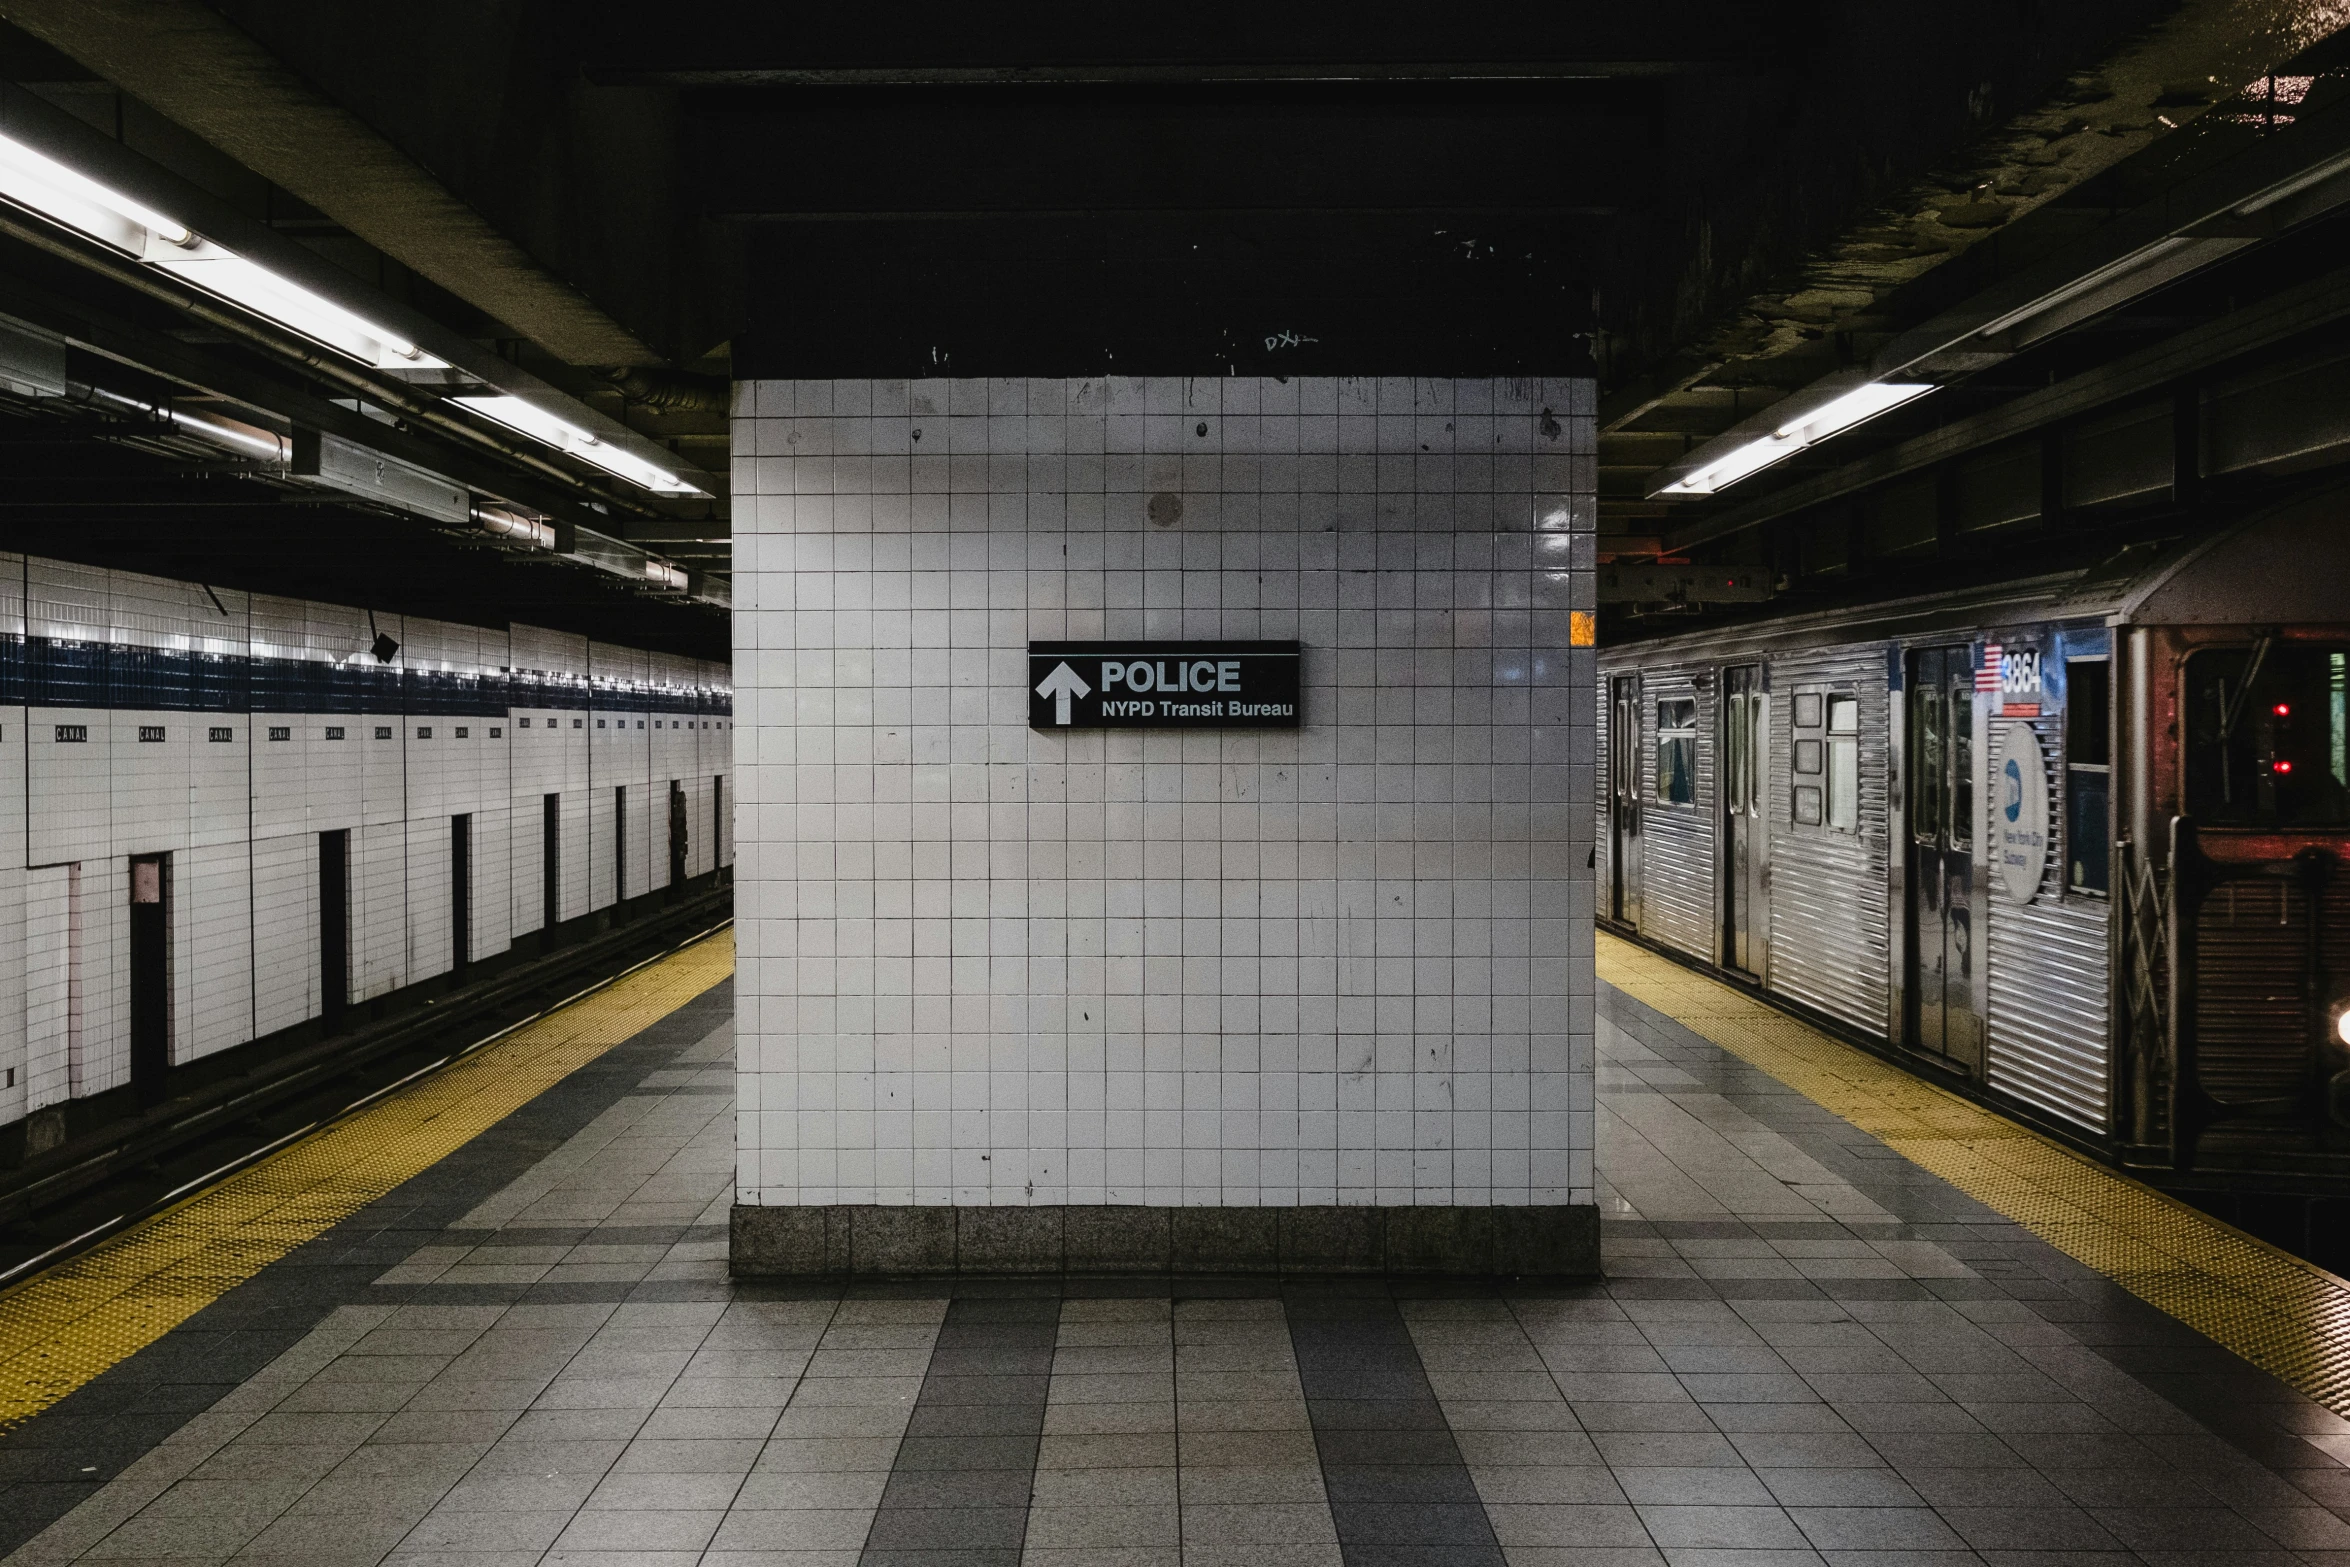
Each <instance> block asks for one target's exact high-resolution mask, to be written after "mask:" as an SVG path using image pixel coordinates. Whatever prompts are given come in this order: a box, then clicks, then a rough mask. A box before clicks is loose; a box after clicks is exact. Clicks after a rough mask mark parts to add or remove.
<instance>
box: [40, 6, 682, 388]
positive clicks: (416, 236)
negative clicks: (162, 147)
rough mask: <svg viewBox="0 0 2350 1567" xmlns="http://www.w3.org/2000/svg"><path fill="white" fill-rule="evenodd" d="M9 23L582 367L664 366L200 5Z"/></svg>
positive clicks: (69, 11)
mask: <svg viewBox="0 0 2350 1567" xmlns="http://www.w3.org/2000/svg"><path fill="white" fill-rule="evenodd" d="M0 17H5V18H6V19H7V20H8V21H10V22H13V23H15V24H16V25H17V26H18V27H21V28H23V29H24V30H25V31H26V32H28V33H31V34H32V35H33V36H34V37H36V38H39V39H40V40H41V41H42V42H44V43H46V44H48V45H50V46H51V47H52V48H54V49H56V50H58V51H59V52H61V53H63V54H65V55H68V56H70V57H71V58H73V59H74V60H77V61H79V62H80V63H81V64H82V65H84V66H86V67H87V68H88V69H90V70H92V71H94V72H96V73H97V74H98V75H100V76H102V77H104V78H105V79H106V80H108V81H110V82H112V83H114V84H115V85H116V86H118V87H120V88H121V89H122V90H123V91H125V92H127V93H129V94H130V95H131V96H133V97H135V98H137V99H139V100H140V101H141V102H143V103H145V104H147V105H148V106H149V107H151V108H153V109H155V110H156V111H157V112H158V113H160V114H162V115H163V116H165V117H166V118H167V119H170V120H173V121H175V122H176V123H178V124H179V125H181V126H183V127H185V128H186V129H188V130H189V131H192V132H193V133H195V134H196V135H197V136H199V137H201V138H203V139H204V140H205V141H207V142H209V143H211V144H212V145H213V146H214V147H217V148H218V149H220V150H221V151H222V152H224V153H227V154H228V155H229V156H230V157H232V158H234V159H236V160H237V161H238V162H240V163H242V164H243V165H245V167H247V168H249V169H251V170H252V171H253V172H254V173H256V174H259V175H260V176H261V177H262V178H264V179H266V180H269V181H270V182H271V183H273V184H275V185H277V186H279V187H281V188H282V189H284V190H286V191H289V192H291V193H292V194H293V195H295V196H297V197H299V198H301V199H302V200H303V201H305V202H307V203H309V204H310V205H311V206H313V207H315V208H317V209H318V210H319V211H320V212H323V213H325V214H326V215H327V216H328V217H330V218H332V219H334V220H335V221H336V222H337V223H340V224H341V225H342V226H343V227H345V228H347V229H349V230H350V231H351V232H352V233H353V234H356V235H357V236H359V238H361V239H363V240H365V241H367V243H369V244H370V245H373V246H375V247H376V248H377V249H378V250H381V251H382V252H384V254H386V255H388V256H390V257H392V258H393V259H395V260H397V261H399V262H401V263H402V264H403V265H405V266H408V267H410V268H412V269H414V270H415V271H416V272H418V273H420V274H422V275H423V276H425V277H427V278H430V279H431V280H432V281H433V282H435V283H437V284H439V285H440V286H441V287H443V288H445V289H447V290H448V291H449V292H450V293H452V294H455V295H456V296H457V297H458V298H460V299H462V300H464V301H466V302H467V303H468V304H471V305H473V306H474V307H475V308H477V309H479V310H482V311H485V312H487V313H488V314H489V315H491V316H494V317H495V318H497V319H498V320H499V321H501V322H503V323H504V324H506V325H507V326H509V327H511V328H512V329H513V330H514V331H515V332H516V333H518V334H520V335H521V336H524V337H527V338H529V339H531V340H532V341H533V342H536V343H537V344H539V345H540V346H541V347H543V348H545V349H546V350H547V351H548V352H549V353H551V354H553V355H555V356H556V357H557V358H559V359H562V360H564V361H566V362H568V363H571V364H580V365H621V364H657V363H660V362H662V356H661V355H659V354H657V353H655V352H654V351H653V350H652V349H651V348H649V347H647V346H646V345H645V344H644V343H643V342H642V341H641V340H639V339H638V338H637V337H636V335H635V334H633V333H631V332H630V331H629V330H628V329H626V328H625V327H623V326H621V325H620V323H619V322H617V321H615V320H613V319H612V317H610V316H609V315H607V314H605V313H604V312H603V311H602V310H601V309H599V308H597V307H596V306H595V305H594V304H593V303H591V302H590V301H589V300H588V299H587V298H586V296H584V295H582V294H581V293H580V292H579V291H578V290H576V289H574V288H572V287H571V286H570V285H569V284H567V283H565V282H563V281H562V280H561V279H559V278H557V277H555V276H554V275H553V274H551V273H549V272H548V271H547V270H546V269H545V268H544V267H542V266H541V265H540V264H539V263H538V262H537V261H536V260H535V259H533V258H532V256H531V255H530V254H529V253H528V252H527V251H525V250H524V249H523V248H522V247H521V246H520V245H518V244H516V243H515V242H514V241H513V240H511V239H509V238H507V237H506V235H505V234H504V233H502V232H500V231H499V230H498V229H497V228H496V227H495V226H493V225H492V224H491V223H490V222H489V220H488V219H486V218H484V217H483V216H482V215H481V214H480V213H479V212H476V211H475V210H474V209H473V208H472V207H470V206H468V205H466V203H464V202H463V201H461V200H459V199H458V198H457V197H456V196H455V195H454V194H453V193H452V192H451V191H450V190H449V189H448V188H447V187H446V186H444V185H443V184H442V183H441V182H440V181H439V180H438V179H436V178H435V177H434V176H433V175H432V174H431V173H430V172H429V171H427V170H426V169H425V168H424V167H423V166H422V165H420V164H419V163H417V162H416V161H415V160H414V159H413V158H411V157H409V156H408V155H407V154H406V153H405V152H402V151H401V150H400V149H399V148H398V147H396V146H394V145H393V144H392V143H391V142H390V141H389V140H388V139H386V138H385V137H384V136H382V135H381V134H379V133H378V132H377V131H376V130H375V129H374V128H373V127H372V126H370V125H368V124H367V123H366V122H365V121H363V120H361V119H360V118H359V116H357V115H356V114H354V113H352V112H351V111H350V110H348V109H346V108H344V107H343V106H342V105H340V104H338V103H336V102H334V101H333V100H331V99H329V98H328V97H326V96H325V95H324V94H322V93H320V92H319V91H318V90H317V89H316V88H314V87H312V86H311V85H310V84H309V83H308V82H307V81H306V80H304V79H303V78H302V77H301V76H300V75H298V74H297V73H296V72H295V71H293V70H292V69H290V68H289V67H288V66H287V65H286V64H285V62H283V61H282V60H280V59H279V58H278V57H277V56H276V55H275V54H273V53H271V52H270V51H269V50H268V49H266V48H264V47H263V46H262V45H261V44H260V43H259V42H257V41H256V40H255V39H253V38H252V37H251V36H250V35H249V34H247V33H245V32H243V31H241V30H240V29H239V28H237V27H236V26H235V25H234V24H232V23H230V22H229V21H228V20H227V19H226V18H224V17H223V16H222V15H221V14H220V13H219V12H217V11H215V10H213V9H211V8H210V7H209V6H206V5H203V4H201V3H200V0H0Z"/></svg>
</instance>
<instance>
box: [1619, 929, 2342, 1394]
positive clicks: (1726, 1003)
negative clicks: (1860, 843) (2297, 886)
mask: <svg viewBox="0 0 2350 1567" xmlns="http://www.w3.org/2000/svg"><path fill="white" fill-rule="evenodd" d="M1599 977H1600V978H1601V979H1604V980H1606V981H1607V982H1608V983H1609V984H1611V985H1613V986H1615V987H1616V988H1617V989H1618V990H1620V991H1622V992H1623V993H1624V994H1625V995H1628V996H1631V997H1632V998H1634V999H1635V1000H1638V1001H1642V1002H1645V1003H1647V1004H1648V1005H1649V1006H1651V1007H1654V1008H1655V1009H1656V1010H1657V1011H1659V1012H1662V1013H1663V1014H1665V1015H1666V1016H1667V1017H1670V1018H1672V1019H1674V1020H1675V1021H1676V1022H1678V1023H1680V1024H1682V1025H1683V1026H1684V1027H1686V1028H1688V1029H1689V1030H1691V1031H1692V1032H1694V1033H1696V1034H1698V1035H1699V1036H1701V1037H1703V1038H1705V1039H1707V1040H1710V1041H1712V1042H1713V1043H1714V1044H1717V1045H1719V1046H1721V1047H1722V1048H1723V1049H1724V1050H1727V1051H1729V1052H1730V1053H1731V1054H1732V1055H1734V1056H1736V1057H1738V1058H1739V1059H1740V1060H1742V1061H1745V1062H1747V1063H1748V1064H1750V1065H1752V1066H1755V1067H1758V1068H1760V1069H1761V1070H1762V1071H1765V1072H1768V1073H1769V1074H1770V1075H1771V1076H1773V1077H1775V1078H1777V1079H1778V1080H1779V1081H1780V1082H1782V1083H1785V1084H1786V1085H1787V1086H1788V1087H1790V1088H1792V1089H1794V1090H1795V1091H1796V1092H1798V1093H1800V1094H1803V1095H1804V1096H1805V1097H1807V1098H1809V1099H1811V1100H1812V1101H1814V1102H1815V1103H1817V1104H1819V1105H1820V1106H1822V1107H1823V1108H1825V1109H1827V1110H1830V1111H1833V1112H1834V1113H1835V1114H1837V1115H1839V1116H1842V1117H1843V1118H1844V1119H1845V1120H1847V1121H1849V1122H1851V1123H1852V1124H1853V1125H1854V1126H1857V1127H1859V1128H1860V1129H1861V1130H1862V1131H1864V1132H1867V1133H1868V1134H1869V1135H1870V1136H1872V1137H1875V1138H1878V1139H1880V1140H1881V1141H1883V1142H1884V1143H1885V1145H1886V1146H1887V1147H1889V1148H1892V1149H1893V1150H1894V1151H1895V1152H1897V1153H1899V1154H1900V1155H1901V1156H1902V1157H1903V1158H1905V1159H1908V1160H1909V1161H1910V1162H1911V1163H1912V1164H1915V1165H1918V1166H1919V1167H1920V1168H1922V1169H1926V1170H1929V1171H1931V1172H1933V1173H1934V1174H1935V1175H1938V1176H1940V1177H1941V1178H1942V1179H1944V1180H1946V1181H1948V1182H1949V1183H1950V1184H1951V1185H1953V1186H1955V1187H1957V1188H1958V1189H1959V1190H1960V1191H1962V1192H1965V1193H1966V1194H1967V1195H1968V1196H1970V1197H1972V1198H1974V1199H1975V1200H1976V1201H1977V1202H1980V1203H1982V1204H1983V1205H1984V1206H1986V1207H1988V1208H1991V1209H1993V1210H1994V1211H1996V1212H1999V1213H2002V1214H2005V1215H2006V1216H2007V1217H2008V1218H2010V1219H2013V1220H2015V1222H2016V1223H2018V1224H2020V1225H2022V1226H2023V1227H2024V1228H2025V1229H2027V1230H2029V1231H2031V1232H2032V1233H2033V1234H2034V1235H2037V1236H2039V1237H2040V1238H2041V1239H2042V1240H2044V1241H2046V1242H2048V1243H2049V1244H2050V1245H2052V1246H2054V1247H2056V1249H2057V1250H2059V1251H2061V1252H2063V1253H2065V1254H2066V1255H2067V1256H2070V1257H2072V1258H2075V1259H2076V1260H2078V1261H2080V1262H2082V1263H2085V1264H2087V1265H2088V1266H2089V1267H2092V1268H2094V1269H2096V1270H2097V1271H2098V1272H2099V1273H2102V1274H2104V1275H2105V1276H2106V1277H2107V1278H2109V1279H2111V1280H2113V1281H2114V1282H2115V1283H2116V1284H2119V1285H2120V1286H2121V1287H2122V1288H2124V1289H2126V1290H2128V1291H2129V1292H2130V1293H2131V1294H2133V1295H2136V1296H2137V1297H2138V1298H2139V1299H2141V1300H2144V1301H2146V1302H2148V1303H2149V1304H2151V1305H2154V1306H2157V1307H2159V1308H2160V1309H2162V1310H2163V1311H2166V1312H2168V1313H2169V1314H2170V1315H2172V1316H2173V1317H2176V1318H2178V1319H2179V1320H2180V1321H2181V1322H2184V1323H2186V1324H2187V1325H2188V1326H2189V1327H2192V1328H2194V1329H2196V1330H2197V1331H2198V1332H2200V1333H2202V1334H2204V1335H2205V1336H2206V1337H2208V1338H2210V1339H2212V1340H2213V1341H2214V1342H2216V1343H2218V1344H2220V1345H2222V1346H2224V1347H2225V1348H2227V1349H2230V1350H2233V1351H2234V1352H2235V1353H2236V1354H2238V1355H2241V1356H2242V1357H2243V1358H2244V1359H2246V1360H2249V1361H2251V1362H2252V1363H2253V1364H2254V1365H2256V1366H2258V1367H2260V1368H2261V1369H2262V1370H2264V1371H2266V1372H2268V1373H2269V1374H2270V1375H2272V1376H2274V1377H2276V1378H2277V1379H2278V1380H2280V1381H2282V1382H2285V1383H2287V1384H2289V1385H2290V1386H2292V1387H2294V1388H2297V1389H2299V1390H2300V1391H2301V1392H2302V1393H2304V1394H2307V1395H2308V1396H2309V1397H2310V1398H2312V1399H2315V1400H2316V1401H2317V1402H2318V1403H2320V1404H2323V1405H2325V1406H2326V1407H2327V1408H2328V1409H2331V1410H2333V1411H2334V1412H2335V1413H2336V1414H2340V1415H2350V1282H2346V1281H2344V1280H2342V1279H2340V1278H2337V1277H2335V1276H2334V1275H2333V1274H2331V1273H2328V1272H2326V1271H2325V1270H2324V1269H2322V1268H2318V1267H2314V1266H2312V1265H2311V1264H2309V1263H2306V1262H2303V1261H2301V1260H2300V1259H2299V1258H2298V1257H2294V1256H2291V1255H2289V1254H2287V1253H2285V1252H2282V1251H2279V1250H2277V1249H2276V1248H2275V1247H2273V1246H2270V1245H2268V1244H2266V1243H2265V1242H2262V1241H2257V1240H2254V1239H2253V1238H2252V1237H2251V1236H2249V1235H2246V1234H2244V1233H2243V1232H2241V1231H2239V1230H2236V1229H2233V1228H2231V1227H2230V1226H2228V1225H2226V1224H2222V1223H2221V1222H2219V1221H2218V1220H2217V1219H2213V1218H2210V1217H2208V1216H2206V1215H2204V1214H2202V1213H2199V1212H2197V1211H2196V1210H2195V1209H2193V1208H2190V1207H2188V1206H2186V1205H2185V1204H2184V1203H2180V1202H2177V1201H2174V1200H2173V1199H2171V1198H2169V1197H2166V1196H2164V1195H2163V1194H2162V1193H2160V1192H2157V1191H2154V1190H2153V1189H2151V1188H2149V1187H2146V1186H2142V1185H2140V1184H2139V1183H2138V1182H2136V1181H2133V1180H2131V1179H2129V1178H2128V1177H2127V1176H2123V1175H2119V1174H2116V1173H2115V1172H2113V1171H2111V1170H2108V1169H2106V1168H2104V1167H2103V1166H2101V1165H2098V1164H2094V1163H2092V1162H2091V1161H2089V1160H2088V1159H2085V1158H2083V1157H2081V1156H2080V1155H2079V1154H2076V1153H2074V1152H2072V1151H2071V1150H2070V1149H2068V1148H2065V1147H2064V1146H2063V1145H2062V1144H2060V1143H2057V1142H2054V1141H2052V1140H2050V1139H2048V1138H2046V1137H2042V1136H2040V1135H2039V1134H2038V1133H2036V1132H2033V1131H2031V1130H2029V1129H2027V1128H2025V1127H2023V1126H2020V1125H2018V1124H2016V1123H2015V1122H2013V1121H2009V1120H2006V1119H2004V1118H2002V1117H2000V1116H1998V1115H1996V1114H1994V1113H1992V1112H1991V1111H1989V1110H1986V1109H1984V1108H1982V1107H1981V1106H1980V1105H1976V1104H1973V1103H1971V1102H1969V1101H1967V1100H1965V1099H1962V1098H1960V1097H1958V1096H1957V1095H1956V1094H1952V1093H1948V1092H1945V1091H1944V1090H1942V1089H1940V1088H1936V1087H1935V1086H1934V1085H1933V1084H1931V1083H1928V1082H1926V1081H1925V1080H1924V1079H1922V1078H1918V1077H1914V1076H1912V1075H1911V1074H1910V1073H1908V1072H1905V1071H1903V1070H1902V1069H1901V1068H1899V1067H1897V1066H1894V1065H1893V1064H1892V1063H1890V1062H1887V1061H1881V1060H1879V1059H1878V1058H1877V1057H1875V1056H1872V1055H1870V1054H1868V1053H1867V1052H1866V1051H1863V1050H1857V1049H1855V1048H1853V1047H1852V1046H1850V1045H1847V1044H1845V1043H1843V1042H1842V1041H1841V1040H1838V1039H1835V1038H1832V1037H1830V1036H1829V1035H1827V1034H1824V1033H1822V1032H1821V1031H1820V1030H1818V1029H1816V1028H1812V1027H1810V1026H1808V1025H1807V1024H1804V1023H1802V1022H1800V1021H1798V1020H1797V1019H1795V1018H1792V1017H1790V1016H1788V1015H1787V1014H1785V1013H1783V1012H1780V1011H1777V1010H1775V1009H1774V1008H1772V1007H1770V1006H1768V1005H1766V1004H1764V1003H1763V1002H1760V1001H1757V1000H1755V999H1754V998H1753V997H1751V996H1748V995H1746V994H1744V993H1742V992H1740V991H1737V990H1734V989H1732V988H1731V987H1729V986H1728V985H1724V984H1720V983H1717V982H1716V981H1714V980H1711V979H1708V978H1706V977H1705V976H1704V975H1702V974H1698V973H1695V972H1693V971H1692V970H1689V969H1686V968H1683V967H1682V966H1681V965H1679V964H1677V963H1674V962H1673V961H1671V960H1670V959H1668V958H1664V957H1660V956H1658V955H1657V954H1656V953H1653V952H1650V951H1647V950H1646V949H1644V948H1641V947H1636V946H1634V945H1632V944H1631V943H1630V942H1627V941H1620V940H1617V939H1616V938H1614V937H1611V936H1608V935H1605V934H1602V935H1601V936H1600V938H1599Z"/></svg>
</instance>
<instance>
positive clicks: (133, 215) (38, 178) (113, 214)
mask: <svg viewBox="0 0 2350 1567" xmlns="http://www.w3.org/2000/svg"><path fill="white" fill-rule="evenodd" d="M0 196H6V197H7V198H8V199H9V200H10V201H13V202H15V203H17V204H18V205H19V206H25V207H30V208H32V209H33V210H34V211H35V212H38V213H41V214H42V215H43V216H45V217H49V218H53V219H55V220H56V221H57V222H60V223H63V224H65V225H66V226H67V227H68V228H76V229H80V230H81V231H82V232H83V233H84V234H87V235H89V236H90V237H91V238H93V239H102V240H104V241H106V243H108V244H109V245H112V246H114V247H115V248H116V249H117V250H127V251H129V252H130V253H131V254H133V255H140V254H141V253H142V252H144V251H145V250H146V248H147V242H148V240H149V238H150V237H152V238H154V239H157V240H160V241H162V242H163V243H164V244H166V245H184V244H186V243H187V242H188V241H189V240H191V239H193V238H194V237H195V236H194V235H192V234H190V233H189V232H188V228H187V225H185V224H183V223H179V222H176V221H174V220H173V219H170V218H167V217H165V216H164V215H163V214H162V213H160V212H157V211H155V210H154V209H153V208H151V207H146V206H142V205H141V204H140V203H138V202H136V201H133V200H132V199H131V198H130V197H128V196H125V195H123V194H122V193H121V192H120V191H117V190H113V189H110V188H109V187H107V186H104V185H101V184H99V183H98V182H97V181H96V180H94V179H91V178H89V177H88V176H87V175H84V174H79V173H76V172H75V171H74V170H72V169H69V168H67V167H66V166H65V165H64V164H62V163H59V162H58V161H57V160H56V159H55V158H52V157H50V156H49V155H48V154H46V153H40V152H35V151H34V150H33V149H32V148H30V147H27V146H26V145H25V144H24V143H23V142H20V141H16V140H13V139H11V138H9V137H6V136H0Z"/></svg>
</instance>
